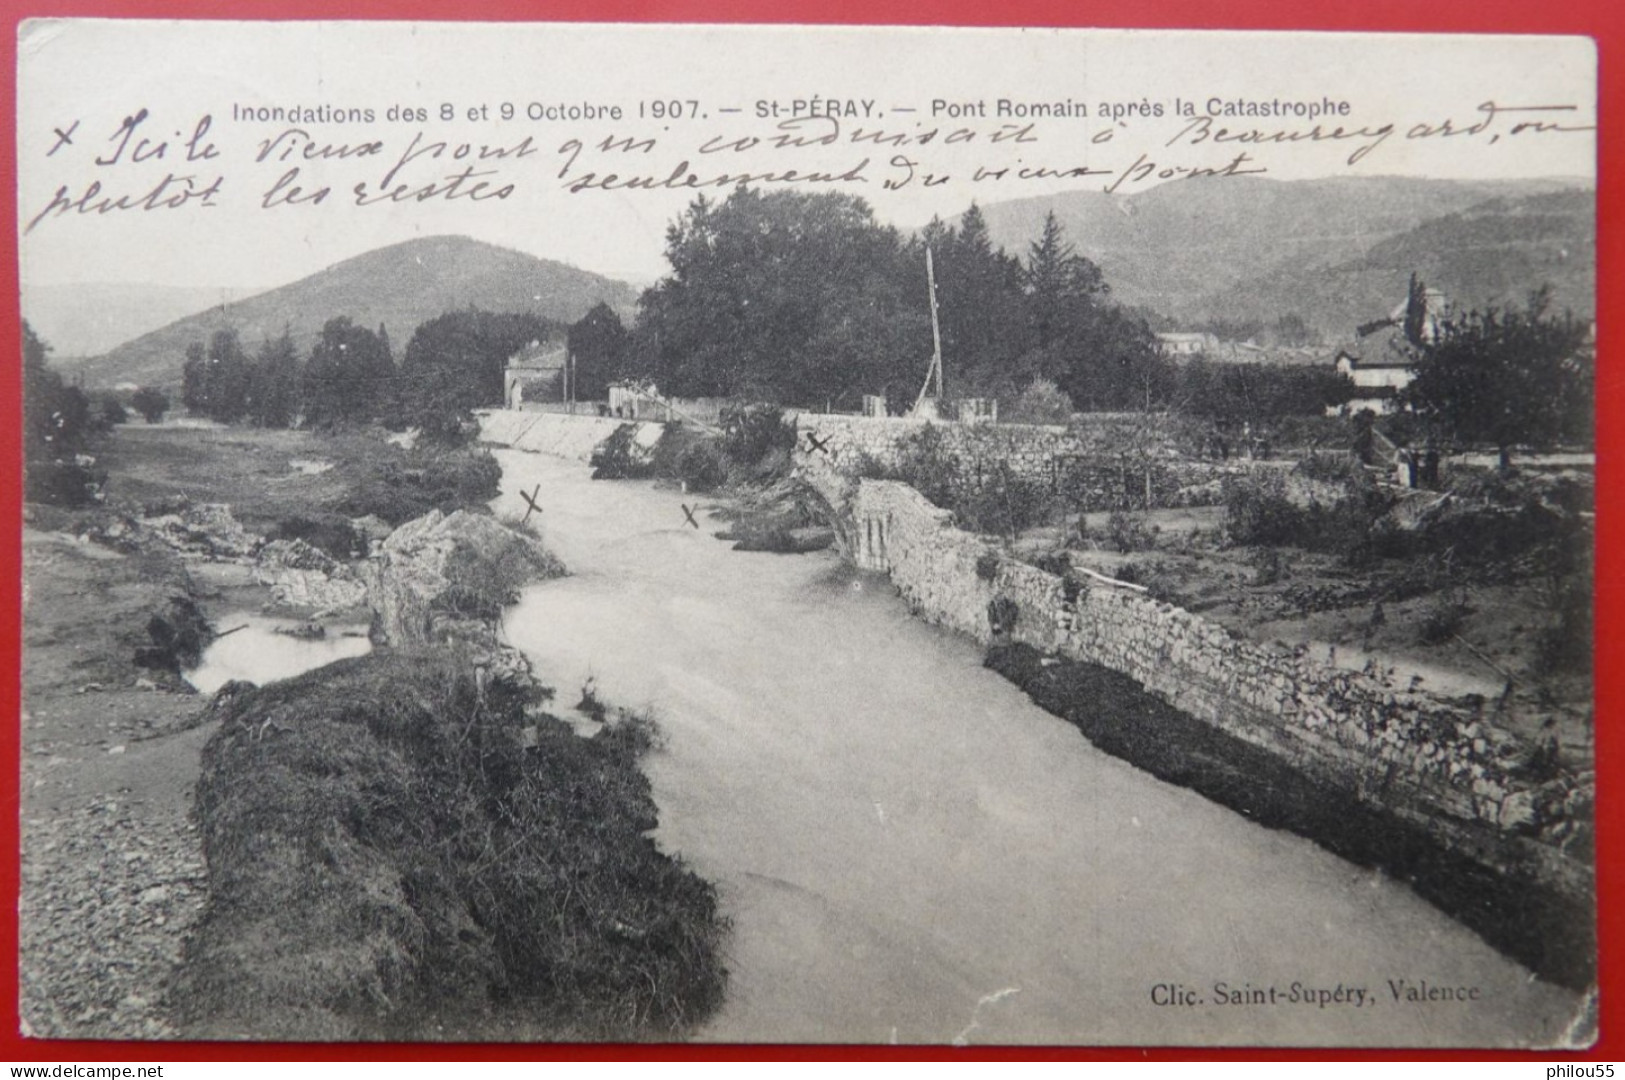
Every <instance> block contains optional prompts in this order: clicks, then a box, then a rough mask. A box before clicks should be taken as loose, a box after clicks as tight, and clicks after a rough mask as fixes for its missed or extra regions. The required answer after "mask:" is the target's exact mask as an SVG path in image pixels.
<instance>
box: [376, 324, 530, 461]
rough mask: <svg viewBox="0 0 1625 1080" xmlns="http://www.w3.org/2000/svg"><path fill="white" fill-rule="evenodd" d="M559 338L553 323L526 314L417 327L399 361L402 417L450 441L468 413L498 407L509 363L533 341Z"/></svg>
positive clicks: (426, 431) (433, 436)
mask: <svg viewBox="0 0 1625 1080" xmlns="http://www.w3.org/2000/svg"><path fill="white" fill-rule="evenodd" d="M559 336H561V327H559V325H558V324H557V323H554V322H551V321H549V320H547V319H544V318H542V317H541V316H539V315H530V314H513V313H509V314H500V313H496V312H490V311H479V310H477V309H473V308H470V309H467V310H465V311H452V312H447V313H446V314H444V315H441V316H439V317H438V318H434V319H430V320H429V321H428V322H426V323H424V324H423V325H422V326H419V327H418V328H417V330H415V331H414V332H413V334H412V339H411V340H410V341H408V342H407V343H406V355H405V356H404V357H403V358H402V361H401V397H400V400H401V412H402V415H403V418H404V419H405V420H406V422H408V423H410V424H415V425H417V426H418V427H420V428H421V429H423V431H424V432H425V433H426V434H428V435H429V436H430V437H431V438H440V437H444V438H451V437H453V436H455V435H456V434H457V433H458V432H459V431H460V430H461V429H462V427H463V424H464V422H465V421H466V420H467V419H468V418H469V417H470V415H471V412H472V410H474V409H479V408H486V407H494V406H498V405H501V404H502V380H503V368H504V366H505V365H506V363H507V360H508V357H510V356H512V355H513V354H514V353H516V352H518V351H519V350H521V349H523V348H524V347H525V346H526V345H528V344H529V343H530V342H532V341H546V340H548V339H550V338H557V337H559Z"/></svg>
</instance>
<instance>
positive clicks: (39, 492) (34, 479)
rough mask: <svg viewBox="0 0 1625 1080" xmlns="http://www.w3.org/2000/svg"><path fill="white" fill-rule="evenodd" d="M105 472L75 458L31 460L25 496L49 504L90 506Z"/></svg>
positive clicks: (100, 488) (95, 499)
mask: <svg viewBox="0 0 1625 1080" xmlns="http://www.w3.org/2000/svg"><path fill="white" fill-rule="evenodd" d="M106 482H107V474H106V473H105V472H103V471H102V470H100V469H96V468H94V467H92V466H89V465H82V464H80V463H78V462H76V461H32V462H29V463H28V467H27V475H26V478H25V487H24V491H25V496H24V497H25V498H26V499H27V500H28V501H29V502H38V503H46V504H47V505H50V506H90V505H92V504H93V503H96V502H98V501H100V499H101V492H102V485H103V484H105V483H106Z"/></svg>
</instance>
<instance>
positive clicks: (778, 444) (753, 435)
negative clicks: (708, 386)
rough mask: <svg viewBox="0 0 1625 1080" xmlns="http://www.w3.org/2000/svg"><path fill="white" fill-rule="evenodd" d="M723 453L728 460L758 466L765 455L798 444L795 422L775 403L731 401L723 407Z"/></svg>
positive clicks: (784, 451) (741, 464)
mask: <svg viewBox="0 0 1625 1080" xmlns="http://www.w3.org/2000/svg"><path fill="white" fill-rule="evenodd" d="M721 421H722V453H723V455H724V456H725V457H726V458H727V459H728V461H729V462H730V463H731V464H733V465H736V466H739V467H741V468H745V469H755V468H756V467H757V466H759V465H760V464H761V463H762V462H763V460H764V459H766V458H767V457H769V455H773V454H775V453H776V452H782V453H783V454H784V455H785V459H786V460H788V455H789V454H790V453H792V452H793V451H794V450H795V448H796V426H795V424H794V423H792V422H791V421H790V420H789V419H788V418H787V417H786V416H785V415H784V410H783V409H780V408H779V407H778V406H776V405H743V406H740V405H730V406H727V407H726V408H724V409H723V410H722V416H721Z"/></svg>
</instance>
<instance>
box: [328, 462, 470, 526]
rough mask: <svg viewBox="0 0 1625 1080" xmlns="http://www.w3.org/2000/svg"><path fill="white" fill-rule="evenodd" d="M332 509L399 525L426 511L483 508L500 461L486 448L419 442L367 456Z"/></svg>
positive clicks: (448, 512)
mask: <svg viewBox="0 0 1625 1080" xmlns="http://www.w3.org/2000/svg"><path fill="white" fill-rule="evenodd" d="M361 467H362V469H363V470H364V471H363V473H362V475H361V476H360V477H359V478H358V479H357V480H356V481H355V483H354V485H353V488H352V491H351V493H350V494H349V495H348V496H347V497H346V498H345V499H344V500H343V501H342V502H341V503H340V504H339V506H338V507H337V509H338V510H339V511H340V512H341V513H343V514H345V515H347V516H349V517H365V516H367V515H369V514H376V515H377V516H378V517H381V518H383V519H384V520H385V521H387V522H388V523H389V524H391V525H400V524H402V523H403V522H406V521H410V520H412V519H413V518H416V517H422V516H423V515H424V514H426V513H428V512H429V511H430V510H439V511H441V512H442V513H445V514H450V513H452V512H454V511H457V510H465V509H474V510H483V509H484V508H485V504H486V503H488V502H490V501H491V500H492V499H494V498H496V496H497V492H498V490H499V488H500V484H501V481H502V466H501V465H499V464H497V460H496V458H494V457H492V456H491V454H490V452H489V451H486V450H475V449H471V448H467V447H464V448H459V449H448V448H445V447H441V446H435V445H420V446H419V447H418V448H417V449H415V450H413V451H411V452H409V453H408V454H406V455H405V456H404V457H401V458H394V459H389V458H386V459H376V460H369V461H367V462H366V463H365V464H364V465H362V466H361Z"/></svg>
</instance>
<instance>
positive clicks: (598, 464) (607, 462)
mask: <svg viewBox="0 0 1625 1080" xmlns="http://www.w3.org/2000/svg"><path fill="white" fill-rule="evenodd" d="M637 435H638V426H637V425H636V424H622V425H620V426H619V427H617V428H616V429H615V430H614V431H613V432H611V433H610V436H609V438H607V439H605V440H604V441H603V442H601V443H599V444H598V445H597V446H595V447H594V448H593V451H592V457H591V458H590V459H589V461H588V464H590V465H591V466H592V478H593V479H594V480H636V479H640V478H642V477H645V476H649V475H650V474H651V473H652V472H653V466H651V465H650V463H649V461H648V457H647V455H646V454H644V452H643V449H642V448H641V447H640V446H638V444H637Z"/></svg>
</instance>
